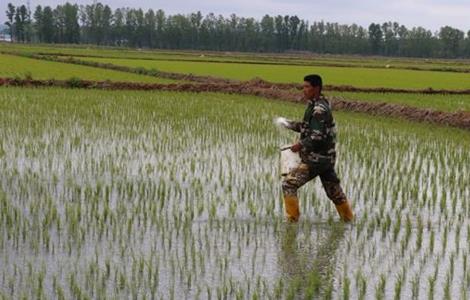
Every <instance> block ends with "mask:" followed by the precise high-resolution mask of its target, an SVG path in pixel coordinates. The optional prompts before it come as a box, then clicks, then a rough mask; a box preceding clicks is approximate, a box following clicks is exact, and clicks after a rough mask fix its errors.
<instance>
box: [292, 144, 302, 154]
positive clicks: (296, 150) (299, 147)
mask: <svg viewBox="0 0 470 300" xmlns="http://www.w3.org/2000/svg"><path fill="white" fill-rule="evenodd" d="M301 149H302V145H301V144H300V143H297V144H295V145H292V147H290V151H292V152H294V153H296V152H299V151H300V150H301Z"/></svg>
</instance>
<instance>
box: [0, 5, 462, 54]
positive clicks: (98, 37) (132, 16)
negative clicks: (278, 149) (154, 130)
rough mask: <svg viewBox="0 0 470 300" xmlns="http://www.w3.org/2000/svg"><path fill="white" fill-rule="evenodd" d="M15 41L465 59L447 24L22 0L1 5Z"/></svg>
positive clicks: (459, 41) (458, 33)
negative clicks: (434, 26) (363, 22)
mask: <svg viewBox="0 0 470 300" xmlns="http://www.w3.org/2000/svg"><path fill="white" fill-rule="evenodd" d="M6 16H7V21H6V22H5V25H6V26H7V27H8V30H9V33H10V35H11V38H12V41H13V42H24V43H64V44H67V43H70V44H79V43H82V44H95V45H107V46H127V47H138V48H159V49H195V50H218V51H250V52H285V51H309V52H315V53H330V54H360V55H385V56H409V57H447V58H456V57H470V31H468V32H467V33H464V32H463V31H461V30H459V29H457V28H452V27H450V26H444V27H442V28H441V29H440V30H439V31H437V32H434V33H433V32H431V31H430V30H427V29H425V28H423V27H413V28H411V29H410V28H407V27H406V26H404V25H400V24H399V23H397V22H386V23H383V24H376V23H372V24H370V26H369V27H368V28H364V27H362V26H359V25H356V24H352V25H344V24H338V23H330V22H324V21H315V22H312V23H310V22H309V21H307V20H302V19H299V17H297V16H295V15H294V16H290V15H285V16H281V15H277V16H270V15H265V16H264V17H263V18H261V20H257V19H255V18H245V17H240V16H237V15H235V14H232V15H230V16H229V17H224V16H222V15H215V14H213V13H209V14H207V15H205V16H203V15H202V14H201V12H195V13H191V14H187V15H183V14H175V15H168V14H166V13H165V12H164V11H163V10H162V9H158V10H153V9H149V10H147V11H144V10H142V9H134V8H118V9H115V10H113V9H111V8H110V7H109V6H108V5H103V4H102V3H99V2H95V3H93V4H89V5H80V6H79V5H77V4H71V3H69V2H67V3H65V4H63V5H58V6H57V7H55V8H52V7H50V6H44V7H42V6H41V5H38V6H36V8H35V9H34V12H32V11H30V9H29V8H28V7H27V6H26V5H20V6H18V7H15V6H14V5H13V4H11V3H9V4H8V6H7V10H6Z"/></svg>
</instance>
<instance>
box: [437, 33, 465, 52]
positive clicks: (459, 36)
mask: <svg viewBox="0 0 470 300" xmlns="http://www.w3.org/2000/svg"><path fill="white" fill-rule="evenodd" d="M439 38H440V39H441V44H442V54H443V55H444V56H445V57H457V56H459V54H460V45H461V43H462V42H463V39H464V33H463V32H462V31H460V30H458V29H456V28H452V27H450V26H445V27H442V28H441V30H440V32H439Z"/></svg>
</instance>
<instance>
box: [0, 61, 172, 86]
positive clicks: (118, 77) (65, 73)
mask: <svg viewBox="0 0 470 300" xmlns="http://www.w3.org/2000/svg"><path fill="white" fill-rule="evenodd" d="M27 75H28V76H29V75H30V76H32V78H34V79H69V78H72V77H78V78H81V79H88V80H99V81H100V80H101V81H102V80H111V81H132V82H160V83H169V82H172V81H171V80H167V79H162V78H155V77H151V76H144V75H138V74H131V73H126V72H118V71H113V70H104V69H100V68H93V67H87V66H79V65H72V64H63V63H57V62H50V61H43V60H37V59H31V58H26V57H19V56H12V55H5V54H0V76H2V77H21V78H23V77H25V76H27Z"/></svg>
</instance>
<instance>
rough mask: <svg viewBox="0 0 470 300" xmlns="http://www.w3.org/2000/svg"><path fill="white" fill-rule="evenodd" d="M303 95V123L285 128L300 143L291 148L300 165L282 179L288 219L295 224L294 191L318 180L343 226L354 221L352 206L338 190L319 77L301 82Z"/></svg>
mask: <svg viewBox="0 0 470 300" xmlns="http://www.w3.org/2000/svg"><path fill="white" fill-rule="evenodd" d="M303 92H304V96H305V99H306V100H307V101H308V105H307V109H306V111H305V114H304V119H303V121H302V122H292V121H291V122H289V123H288V124H287V125H286V127H287V128H289V129H291V130H293V131H295V132H300V140H299V142H298V143H296V144H294V145H293V146H292V147H291V150H292V151H293V152H299V154H300V158H301V160H302V162H301V164H300V165H299V166H298V167H297V168H295V169H294V170H292V171H291V172H290V173H289V174H287V176H285V177H284V180H283V182H282V191H283V194H284V205H285V212H286V216H287V219H288V220H289V221H291V222H297V221H298V220H299V217H300V211H299V199H298V198H297V190H298V189H299V188H300V187H301V186H303V185H304V184H305V183H307V182H308V181H310V180H312V179H314V178H315V177H317V176H320V180H321V182H322V185H323V188H324V189H325V192H326V195H327V196H328V198H330V199H331V201H333V203H334V204H335V206H336V210H337V211H338V214H339V216H340V217H341V219H342V220H343V221H345V222H350V221H352V220H353V218H354V213H353V211H352V209H351V205H350V203H349V201H348V199H347V198H346V195H345V194H344V192H343V189H342V188H341V186H340V180H339V179H338V176H337V175H336V172H335V169H334V166H335V161H336V150H335V143H336V127H335V122H334V119H333V115H332V112H331V106H330V103H329V102H328V100H327V99H326V98H325V97H324V96H323V94H322V93H321V92H322V79H321V77H320V76H319V75H307V76H305V78H304V85H303Z"/></svg>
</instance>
